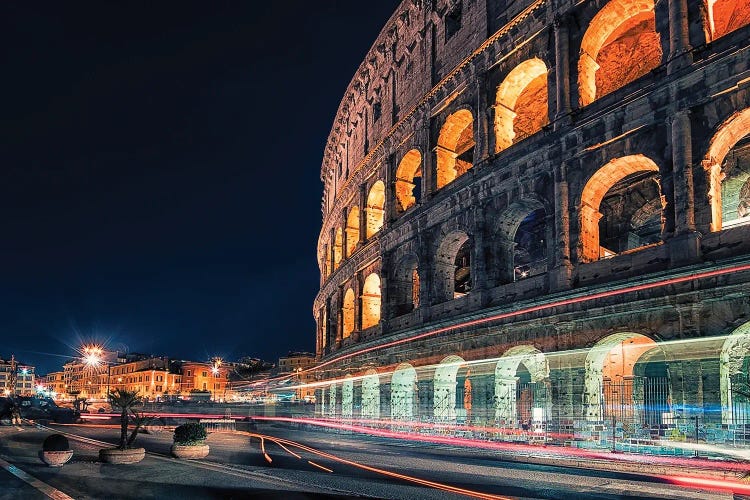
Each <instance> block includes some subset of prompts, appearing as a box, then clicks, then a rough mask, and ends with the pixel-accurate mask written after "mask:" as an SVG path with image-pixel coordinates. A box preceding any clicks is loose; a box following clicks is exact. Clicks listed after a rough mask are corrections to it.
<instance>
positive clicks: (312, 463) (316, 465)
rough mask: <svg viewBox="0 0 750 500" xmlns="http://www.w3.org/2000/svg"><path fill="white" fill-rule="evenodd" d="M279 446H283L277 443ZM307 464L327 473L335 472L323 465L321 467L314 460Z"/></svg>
mask: <svg viewBox="0 0 750 500" xmlns="http://www.w3.org/2000/svg"><path fill="white" fill-rule="evenodd" d="M277 444H279V445H281V443H277ZM307 463H308V464H310V465H313V466H315V467H317V468H319V469H323V470H324V471H326V472H333V470H331V469H329V468H328V467H323V466H322V465H320V464H316V463H315V462H313V461H312V460H308V461H307Z"/></svg>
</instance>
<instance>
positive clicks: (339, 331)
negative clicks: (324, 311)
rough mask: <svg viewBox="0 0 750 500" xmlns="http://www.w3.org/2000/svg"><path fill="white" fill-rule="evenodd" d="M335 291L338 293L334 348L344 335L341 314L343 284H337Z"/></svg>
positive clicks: (339, 343)
mask: <svg viewBox="0 0 750 500" xmlns="http://www.w3.org/2000/svg"><path fill="white" fill-rule="evenodd" d="M337 293H338V304H339V308H338V310H337V311H336V344H335V348H336V349H338V348H340V347H341V341H342V339H343V335H344V316H343V314H344V312H343V305H344V285H339V289H338V292H337Z"/></svg>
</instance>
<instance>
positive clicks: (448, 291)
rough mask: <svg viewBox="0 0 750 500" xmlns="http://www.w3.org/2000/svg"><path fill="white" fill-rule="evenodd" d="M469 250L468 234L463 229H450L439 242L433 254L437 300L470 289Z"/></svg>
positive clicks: (462, 293)
mask: <svg viewBox="0 0 750 500" xmlns="http://www.w3.org/2000/svg"><path fill="white" fill-rule="evenodd" d="M471 250H472V244H471V240H470V238H469V235H468V234H466V233H465V232H463V231H452V232H451V233H449V234H447V235H446V236H445V237H444V238H443V239H442V241H441V242H440V246H439V247H438V250H437V254H436V256H435V286H436V289H437V297H436V298H437V299H438V300H442V301H446V300H451V299H454V298H457V297H461V296H463V295H465V294H466V293H468V292H469V291H470V290H471V285H472V277H471Z"/></svg>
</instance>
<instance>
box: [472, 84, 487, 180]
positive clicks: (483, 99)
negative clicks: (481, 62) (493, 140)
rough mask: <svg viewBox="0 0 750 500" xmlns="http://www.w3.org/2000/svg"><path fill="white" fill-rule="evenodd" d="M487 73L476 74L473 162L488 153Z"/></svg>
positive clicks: (478, 160) (482, 158)
mask: <svg viewBox="0 0 750 500" xmlns="http://www.w3.org/2000/svg"><path fill="white" fill-rule="evenodd" d="M486 84H487V74H486V73H484V74H481V75H477V77H476V93H477V116H476V120H475V123H476V145H475V146H474V164H475V165H476V164H477V163H479V162H480V161H482V160H484V159H486V158H487V155H488V154H489V151H490V149H489V137H488V136H489V127H488V120H487V111H488V110H489V103H488V102H487V85H486Z"/></svg>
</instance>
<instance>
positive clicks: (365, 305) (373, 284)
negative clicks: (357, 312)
mask: <svg viewBox="0 0 750 500" xmlns="http://www.w3.org/2000/svg"><path fill="white" fill-rule="evenodd" d="M379 322H380V276H378V275H377V274H375V273H373V274H370V275H369V276H367V278H365V284H364V286H363V287H362V329H363V330H364V329H366V328H370V327H371V326H375V325H377V324H378V323H379Z"/></svg>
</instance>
